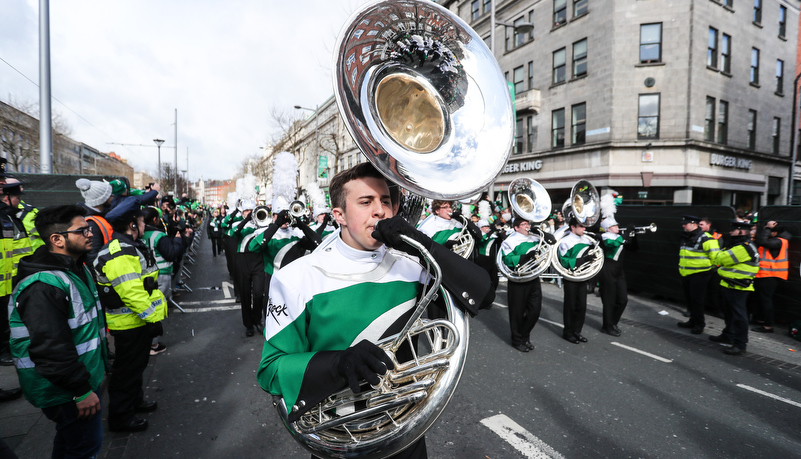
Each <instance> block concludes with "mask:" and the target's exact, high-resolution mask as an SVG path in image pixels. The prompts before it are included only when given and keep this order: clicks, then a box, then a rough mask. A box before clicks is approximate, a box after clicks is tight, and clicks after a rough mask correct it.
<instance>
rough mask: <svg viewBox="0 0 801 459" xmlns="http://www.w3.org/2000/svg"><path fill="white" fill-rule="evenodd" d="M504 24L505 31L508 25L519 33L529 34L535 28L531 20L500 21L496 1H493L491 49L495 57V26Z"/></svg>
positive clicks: (491, 11)
mask: <svg viewBox="0 0 801 459" xmlns="http://www.w3.org/2000/svg"><path fill="white" fill-rule="evenodd" d="M499 25H500V26H503V27H504V29H503V30H504V31H505V30H506V28H507V27H511V28H513V29H514V30H515V32H517V33H522V34H527V33H530V32H531V31H532V30H534V25H533V24H532V23H530V22H522V23H520V24H517V25H514V24H507V23H505V22H500V21H496V20H495V2H492V3H491V10H490V51H492V55H493V57H494V56H495V27H496V26H499Z"/></svg>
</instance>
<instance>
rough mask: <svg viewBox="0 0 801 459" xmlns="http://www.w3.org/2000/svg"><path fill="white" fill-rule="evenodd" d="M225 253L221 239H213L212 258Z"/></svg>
mask: <svg viewBox="0 0 801 459" xmlns="http://www.w3.org/2000/svg"><path fill="white" fill-rule="evenodd" d="M222 251H223V242H222V239H221V238H219V237H213V238H211V256H213V257H215V258H216V257H217V255H219V254H221V253H222Z"/></svg>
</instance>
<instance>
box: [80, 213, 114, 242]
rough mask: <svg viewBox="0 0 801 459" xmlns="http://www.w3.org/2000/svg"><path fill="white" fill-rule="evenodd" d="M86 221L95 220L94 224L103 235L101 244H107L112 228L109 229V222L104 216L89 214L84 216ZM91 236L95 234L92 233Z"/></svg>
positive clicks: (112, 232) (112, 231)
mask: <svg viewBox="0 0 801 459" xmlns="http://www.w3.org/2000/svg"><path fill="white" fill-rule="evenodd" d="M86 221H91V222H95V224H96V225H97V226H98V227H99V228H100V232H101V233H102V236H103V244H104V245H105V244H108V243H109V241H110V240H111V236H112V235H113V234H114V230H113V229H111V223H109V222H108V220H106V219H105V218H103V217H101V216H100V215H91V216H89V217H86ZM93 236H97V235H95V234H93Z"/></svg>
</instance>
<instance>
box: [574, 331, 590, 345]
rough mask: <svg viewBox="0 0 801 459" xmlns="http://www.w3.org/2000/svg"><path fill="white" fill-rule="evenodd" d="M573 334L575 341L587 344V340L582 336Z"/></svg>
mask: <svg viewBox="0 0 801 459" xmlns="http://www.w3.org/2000/svg"><path fill="white" fill-rule="evenodd" d="M573 334H574V335H576V339H577V340H579V341H581V342H582V343H586V342H587V338H585V337H584V336H582V335H581V333H573Z"/></svg>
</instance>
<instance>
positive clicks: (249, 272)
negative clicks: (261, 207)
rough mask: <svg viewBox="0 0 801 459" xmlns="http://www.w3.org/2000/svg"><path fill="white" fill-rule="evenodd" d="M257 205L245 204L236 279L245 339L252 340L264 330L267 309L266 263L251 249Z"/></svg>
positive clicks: (238, 233)
mask: <svg viewBox="0 0 801 459" xmlns="http://www.w3.org/2000/svg"><path fill="white" fill-rule="evenodd" d="M255 208H256V201H254V200H252V199H247V200H245V201H243V202H242V218H243V220H242V221H241V222H239V224H237V225H236V227H235V229H234V237H235V238H236V242H237V246H236V256H235V258H234V263H235V265H236V268H235V269H236V277H237V280H238V281H239V298H240V299H241V300H242V301H241V304H242V325H244V326H245V336H248V337H250V336H253V335H254V334H255V333H256V330H255V327H260V326H261V316H262V314H261V311H262V308H263V307H264V283H265V280H266V279H265V277H264V260H263V258H262V256H261V254H259V253H254V252H253V251H251V250H249V249H248V246H249V244H250V241H251V240H252V239H253V238H254V237H255V235H256V230H257V229H258V228H257V227H256V224H255V223H254V222H253V219H252V218H251V215H252V212H253V209H255Z"/></svg>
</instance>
